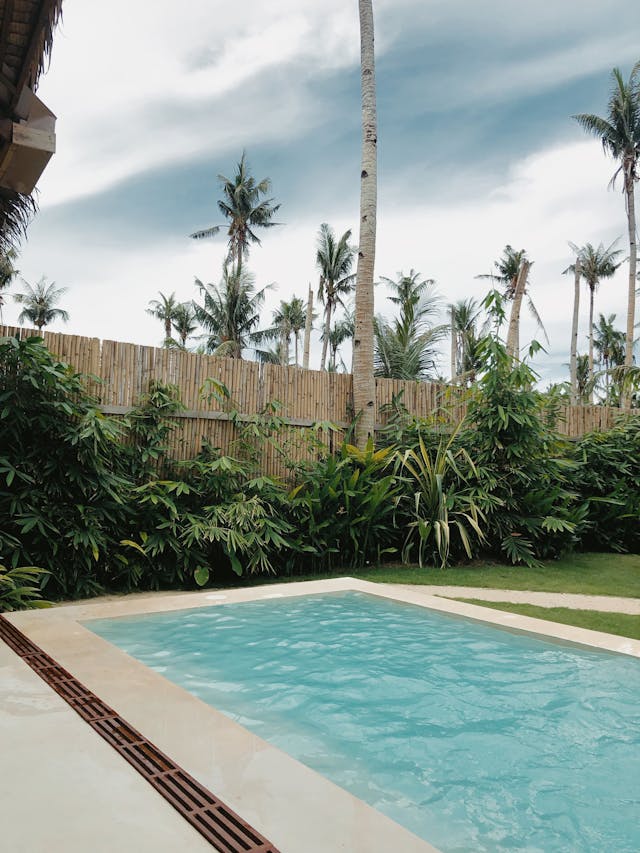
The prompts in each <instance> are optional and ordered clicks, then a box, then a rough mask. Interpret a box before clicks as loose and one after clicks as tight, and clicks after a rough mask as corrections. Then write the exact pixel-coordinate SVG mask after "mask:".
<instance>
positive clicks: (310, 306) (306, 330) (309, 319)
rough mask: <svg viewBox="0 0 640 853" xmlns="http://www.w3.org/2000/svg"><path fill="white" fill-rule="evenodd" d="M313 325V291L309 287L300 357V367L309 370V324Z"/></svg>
mask: <svg viewBox="0 0 640 853" xmlns="http://www.w3.org/2000/svg"><path fill="white" fill-rule="evenodd" d="M312 323H313V290H312V289H311V285H309V296H308V297H307V317H306V321H305V324H304V353H303V355H302V366H303V367H304V369H305V370H309V350H310V347H311V324H312Z"/></svg>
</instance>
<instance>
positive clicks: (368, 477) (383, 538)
mask: <svg viewBox="0 0 640 853" xmlns="http://www.w3.org/2000/svg"><path fill="white" fill-rule="evenodd" d="M393 459H394V449H393V447H385V448H381V449H379V450H376V449H375V448H374V446H373V441H371V440H369V441H368V442H367V445H366V447H365V449H364V450H359V449H358V448H357V447H354V446H353V445H350V444H347V443H344V444H343V445H342V446H341V447H340V450H339V452H338V453H336V454H334V455H330V456H327V457H326V458H324V459H322V460H320V461H319V462H317V463H316V464H315V465H313V466H312V467H310V468H309V469H307V471H306V472H305V474H304V478H303V481H302V483H301V484H300V485H298V486H296V488H294V489H293V490H292V492H291V493H290V495H289V505H290V512H291V519H292V523H293V527H294V529H295V530H296V531H297V534H298V539H297V541H298V546H299V548H300V551H301V554H302V556H304V555H305V554H306V555H307V559H308V560H309V561H310V562H311V564H312V565H314V566H315V567H317V568H322V569H330V568H331V567H332V566H349V567H351V568H358V567H361V566H364V565H367V564H369V563H376V562H379V561H380V560H381V559H382V557H383V556H384V555H385V554H390V553H396V552H397V550H398V545H399V541H398V529H397V526H396V524H395V521H394V513H395V510H396V506H397V502H398V500H399V496H400V486H399V483H398V481H397V478H396V476H395V475H394V471H393Z"/></svg>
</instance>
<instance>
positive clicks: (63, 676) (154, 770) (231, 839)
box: [0, 615, 278, 853]
mask: <svg viewBox="0 0 640 853" xmlns="http://www.w3.org/2000/svg"><path fill="white" fill-rule="evenodd" d="M0 639H2V640H4V642H5V643H6V644H7V645H8V646H9V647H10V648H11V649H13V651H14V652H15V653H16V654H17V655H19V656H20V657H21V658H22V659H23V660H24V662H25V663H27V664H28V665H29V666H30V667H31V669H33V670H34V671H35V672H36V673H37V674H38V675H39V676H40V678H42V680H43V681H45V682H46V683H47V684H48V685H49V686H50V687H51V688H52V689H53V690H55V692H56V693H57V694H58V695H59V696H61V697H62V698H63V699H64V700H65V702H67V703H68V704H69V705H70V706H71V707H72V708H73V710H74V711H75V712H76V713H77V714H79V715H80V716H81V717H82V719H83V720H85V721H86V722H87V723H88V724H89V725H90V726H91V728H92V729H93V730H94V731H96V732H97V733H98V734H99V735H100V737H102V738H104V740H106V741H107V743H109V744H110V745H111V746H112V747H113V748H114V749H115V750H116V751H117V752H118V753H120V755H121V756H122V757H123V758H124V759H125V761H128V762H129V764H130V765H131V766H132V767H134V768H135V769H136V770H137V771H138V773H140V775H141V776H144V778H145V779H146V780H147V782H149V784H150V785H153V787H154V788H155V789H156V791H158V793H160V794H161V795H162V796H163V797H164V799H165V800H166V801H167V802H168V803H170V804H171V805H172V806H173V807H174V809H176V811H178V812H179V813H180V814H181V815H182V816H183V817H184V818H185V819H186V820H188V821H189V823H190V824H191V825H192V826H193V827H194V828H195V829H196V830H197V831H198V832H199V833H200V835H202V836H203V837H204V838H205V839H206V840H207V841H208V842H209V843H210V844H211V845H212V846H213V847H214V848H215V849H216V850H218V851H220V853H278V850H276V848H275V847H274V846H273V844H271V843H270V842H268V841H267V840H266V838H263V836H262V835H260V833H259V832H256V830H255V829H253V827H251V826H249V824H248V823H246V822H245V821H243V820H242V818H240V817H239V816H238V815H237V814H236V813H235V812H233V811H231V809H229V808H227V806H226V805H225V804H224V803H223V802H222V801H221V800H219V799H218V798H217V797H215V796H214V795H213V794H212V793H211V791H209V790H208V789H207V788H205V787H204V785H201V784H200V783H199V782H198V781H196V780H195V779H194V778H193V777H192V776H190V775H189V774H188V773H187V772H186V771H185V770H183V769H182V768H181V767H179V766H178V765H177V764H176V763H175V762H174V761H172V760H171V759H170V758H169V757H168V756H167V755H165V754H164V752H162V751H161V750H159V749H158V747H157V746H155V745H154V744H152V743H151V741H149V740H147V739H146V738H145V737H144V735H142V734H140V732H139V731H137V730H136V729H134V728H133V726H130V725H129V723H127V721H126V720H124V719H123V718H122V717H121V716H120V715H119V714H117V713H116V712H115V711H114V710H113V708H110V707H109V706H108V705H107V704H105V703H104V702H103V701H102V699H100V698H98V696H96V695H95V694H94V693H92V692H91V691H90V690H88V689H87V688H86V687H85V686H84V685H83V684H81V683H80V682H79V681H78V679H77V678H75V677H74V676H73V675H71V673H70V672H67V670H66V669H64V668H63V667H61V666H60V665H59V664H58V663H57V662H56V661H55V660H54V659H53V658H52V657H50V656H49V655H48V654H46V652H44V651H43V650H42V649H41V648H40V647H39V646H38V645H36V644H35V643H34V642H33V641H32V640H30V639H29V638H28V637H27V636H26V635H25V634H23V633H22V631H20V630H19V629H18V628H16V627H15V625H13V624H12V623H11V622H9V621H8V620H7V619H5V618H4V617H3V616H1V615H0Z"/></svg>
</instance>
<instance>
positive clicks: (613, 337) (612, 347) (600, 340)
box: [593, 314, 625, 405]
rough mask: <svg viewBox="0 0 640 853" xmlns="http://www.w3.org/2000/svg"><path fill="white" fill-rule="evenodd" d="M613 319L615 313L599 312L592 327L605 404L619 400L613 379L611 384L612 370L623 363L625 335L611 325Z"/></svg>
mask: <svg viewBox="0 0 640 853" xmlns="http://www.w3.org/2000/svg"><path fill="white" fill-rule="evenodd" d="M615 319H616V315H615V314H609V316H608V317H605V315H604V314H600V316H599V318H598V322H597V323H596V325H595V326H594V329H593V346H594V349H595V351H596V352H597V353H598V366H599V367H600V368H601V370H602V371H603V378H604V399H605V402H606V403H607V405H612V404H614V401H615V400H616V399H617V400H618V401H619V394H618V393H617V390H618V389H617V388H616V387H615V380H614V384H613V386H612V384H611V379H612V371H613V369H614V368H616V367H621V366H622V365H623V364H624V347H625V336H624V332H622V331H620V330H619V329H616V328H615V326H614V325H613V324H614V322H615Z"/></svg>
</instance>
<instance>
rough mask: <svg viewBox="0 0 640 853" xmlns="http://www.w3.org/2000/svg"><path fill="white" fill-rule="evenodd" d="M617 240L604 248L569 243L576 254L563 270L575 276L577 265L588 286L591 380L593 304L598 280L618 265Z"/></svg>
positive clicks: (608, 275)
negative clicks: (574, 259) (573, 259)
mask: <svg viewBox="0 0 640 853" xmlns="http://www.w3.org/2000/svg"><path fill="white" fill-rule="evenodd" d="M617 242H618V241H617V240H614V241H613V243H612V244H611V245H610V246H607V248H606V249H605V247H604V245H603V244H602V243H600V244H599V245H598V247H597V248H596V247H595V246H593V245H592V244H591V243H585V245H584V246H576V245H575V243H569V245H570V246H571V249H572V251H573V252H574V253H575V255H576V261H575V263H573V264H571V265H570V266H568V267H567V268H566V270H565V271H564V272H565V273H573V274H574V276H577V273H576V267H578V268H579V271H580V276H581V277H582V278H583V279H584V281H585V282H586V285H587V287H588V288H589V377H590V379H591V381H593V305H594V300H595V294H596V290H597V289H598V286H599V284H600V282H601V281H602V280H603V279H606V278H611V277H612V276H613V275H614V274H615V272H616V270H617V269H618V267H619V266H620V263H618V262H617V258H618V257H619V256H620V255H621V254H622V250H621V249H616V248H615V245H616V243H617ZM574 314H575V311H574ZM574 326H575V317H574ZM576 334H577V330H576ZM572 338H573V334H572Z"/></svg>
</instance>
